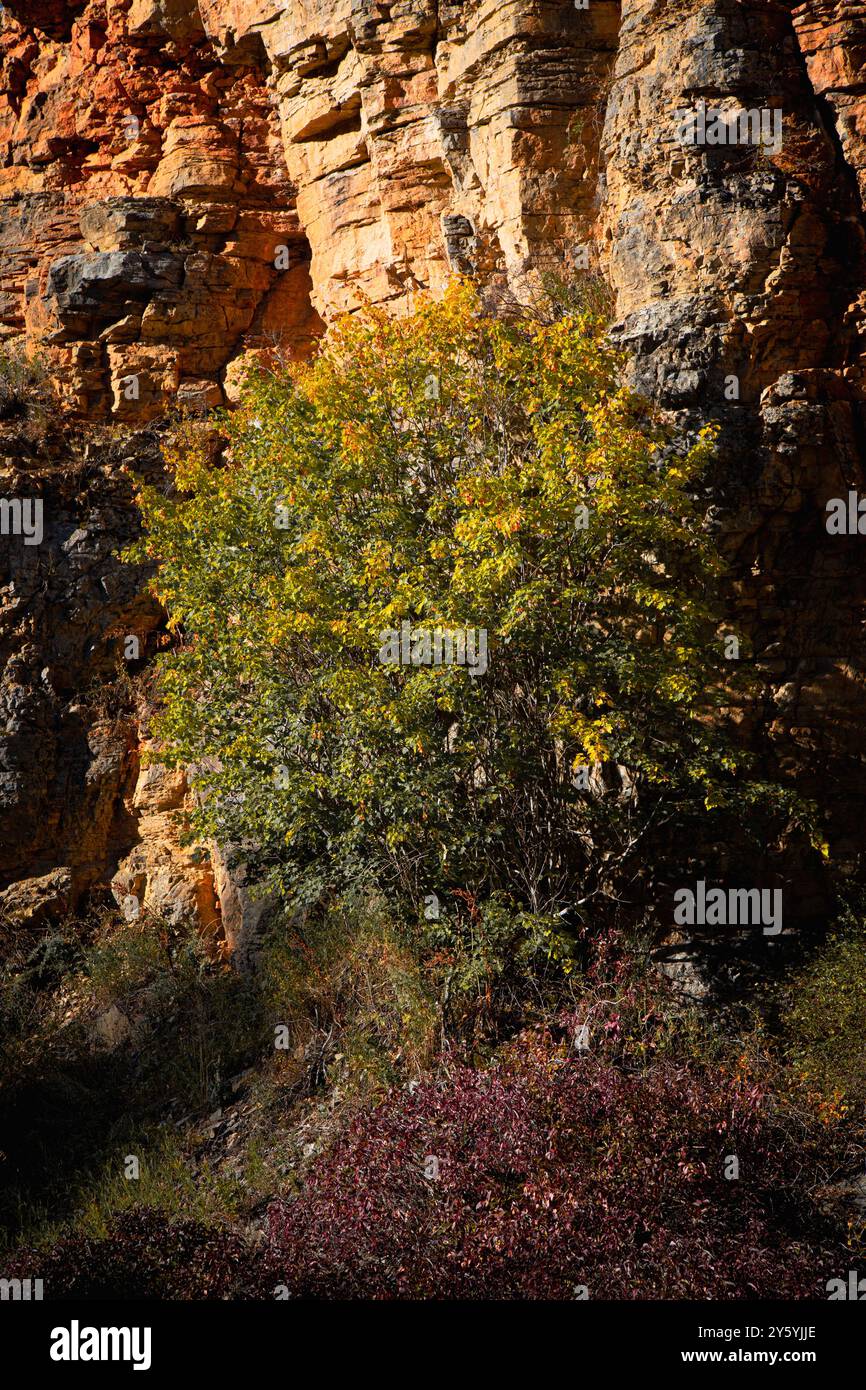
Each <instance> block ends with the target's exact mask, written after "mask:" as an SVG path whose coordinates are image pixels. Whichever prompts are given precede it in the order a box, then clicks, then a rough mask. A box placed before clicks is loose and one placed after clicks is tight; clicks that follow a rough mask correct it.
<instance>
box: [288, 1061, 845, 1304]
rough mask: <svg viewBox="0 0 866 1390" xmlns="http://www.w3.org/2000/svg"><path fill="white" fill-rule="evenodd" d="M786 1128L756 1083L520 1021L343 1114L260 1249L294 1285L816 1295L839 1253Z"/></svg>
mask: <svg viewBox="0 0 866 1390" xmlns="http://www.w3.org/2000/svg"><path fill="white" fill-rule="evenodd" d="M787 1147H788V1145H787V1139H786V1135H785V1131H784V1129H783V1127H782V1125H781V1123H780V1121H779V1120H778V1118H777V1117H774V1114H773V1111H772V1109H771V1107H770V1105H769V1104H768V1101H767V1098H766V1096H765V1095H764V1094H763V1093H762V1092H761V1090H760V1089H759V1087H757V1086H756V1085H754V1084H753V1083H750V1082H747V1081H744V1080H742V1079H740V1078H733V1077H731V1076H730V1075H728V1074H726V1073H724V1072H721V1071H719V1070H717V1069H712V1070H707V1071H702V1070H698V1069H693V1068H686V1067H682V1066H676V1065H674V1064H672V1063H658V1064H656V1066H655V1067H654V1068H653V1069H652V1070H651V1071H649V1072H648V1073H646V1074H637V1073H632V1074H628V1073H626V1072H624V1071H622V1070H619V1069H617V1068H615V1067H613V1066H611V1065H609V1064H608V1063H607V1062H605V1061H603V1060H596V1059H594V1058H591V1057H579V1056H575V1055H574V1054H570V1055H569V1054H568V1053H567V1052H566V1051H565V1049H564V1048H563V1047H561V1046H560V1047H556V1046H554V1045H553V1043H552V1042H551V1040H550V1039H549V1038H543V1037H542V1038H531V1037H524V1038H523V1039H521V1040H520V1041H519V1042H518V1043H517V1044H516V1045H514V1046H512V1047H511V1048H510V1050H509V1051H508V1053H507V1054H506V1055H505V1056H504V1057H503V1058H502V1059H501V1060H500V1061H499V1062H497V1064H496V1065H494V1066H492V1067H490V1068H489V1069H487V1070H483V1071H478V1070H472V1069H470V1068H467V1067H462V1066H457V1067H455V1068H453V1069H451V1070H450V1071H448V1072H443V1073H442V1074H441V1075H440V1076H439V1077H438V1079H432V1080H430V1081H427V1082H425V1083H424V1084H423V1085H421V1086H419V1087H418V1088H417V1089H415V1090H414V1091H413V1092H407V1091H399V1092H394V1093H392V1094H391V1095H390V1096H389V1097H388V1098H387V1099H386V1100H385V1101H384V1102H383V1103H382V1104H381V1105H379V1106H378V1107H377V1108H375V1109H373V1110H370V1111H366V1112H364V1113H362V1114H360V1115H359V1116H358V1117H356V1119H355V1120H354V1121H353V1122H352V1124H351V1126H350V1127H349V1129H348V1131H347V1132H346V1133H345V1134H344V1135H343V1137H342V1138H341V1139H340V1140H339V1141H338V1142H337V1144H336V1146H335V1147H334V1149H333V1150H332V1151H331V1152H330V1153H329V1154H328V1155H327V1156H326V1157H325V1158H324V1159H323V1160H321V1161H320V1162H319V1164H318V1165H317V1167H316V1168H315V1169H314V1170H313V1172H312V1174H311V1176H310V1177H309V1179H308V1182H307V1185H306V1187H305V1189H304V1191H303V1192H302V1194H301V1195H300V1196H299V1197H297V1198H296V1199H295V1200H293V1201H288V1202H281V1203H276V1204H274V1206H273V1207H272V1209H271V1212H270V1235H271V1246H272V1251H271V1253H272V1260H273V1263H274V1265H275V1267H276V1268H277V1269H278V1270H279V1277H280V1279H282V1280H284V1281H285V1283H286V1284H287V1285H288V1287H289V1289H290V1291H291V1293H292V1294H293V1295H294V1296H297V1297H305V1296H313V1297H321V1298H344V1297H352V1298H452V1297H464V1298H495V1299H508V1298H551V1299H569V1298H575V1297H580V1296H582V1295H581V1293H580V1286H584V1287H585V1288H586V1290H587V1291H588V1296H589V1297H591V1298H605V1299H633V1298H693V1299H733V1298H753V1297H758V1298H786V1297H809V1296H817V1295H818V1294H819V1292H821V1291H822V1289H823V1282H822V1281H823V1280H825V1279H826V1277H827V1271H828V1270H830V1271H831V1272H832V1270H833V1268H834V1257H833V1254H832V1252H831V1247H830V1243H829V1241H828V1239H827V1230H826V1228H825V1226H824V1224H823V1222H822V1220H821V1218H820V1217H819V1216H818V1214H817V1212H816V1209H815V1208H814V1207H813V1205H812V1202H811V1199H810V1196H809V1176H808V1175H807V1174H804V1173H803V1172H802V1171H801V1172H800V1173H799V1174H796V1173H795V1172H793V1171H792V1170H791V1168H790V1165H789V1164H788V1162H787ZM729 1155H734V1156H736V1157H737V1159H738V1160H739V1165H740V1170H739V1171H740V1175H739V1179H738V1180H726V1179H725V1177H724V1176H723V1172H724V1163H725V1159H726V1157H727V1156H729ZM431 1160H435V1164H434V1163H431ZM813 1177H814V1175H813ZM835 1264H838V1255H837V1256H836V1257H835Z"/></svg>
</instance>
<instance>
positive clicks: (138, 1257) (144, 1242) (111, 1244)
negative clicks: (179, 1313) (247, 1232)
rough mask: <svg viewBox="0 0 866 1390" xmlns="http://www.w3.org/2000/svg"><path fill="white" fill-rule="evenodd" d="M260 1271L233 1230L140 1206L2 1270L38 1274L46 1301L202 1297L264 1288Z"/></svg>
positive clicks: (26, 1255)
mask: <svg viewBox="0 0 866 1390" xmlns="http://www.w3.org/2000/svg"><path fill="white" fill-rule="evenodd" d="M258 1268H259V1261H258V1260H257V1258H256V1255H255V1253H254V1252H252V1251H251V1250H250V1249H249V1248H248V1247H247V1245H246V1244H245V1242H244V1241H243V1240H241V1239H240V1238H239V1237H238V1236H237V1235H234V1234H232V1233H231V1232H229V1231H227V1230H224V1229H222V1228H219V1227H214V1226H207V1225H205V1224H204V1223H202V1222H200V1221H189V1220H182V1221H177V1220H170V1219H169V1218H168V1217H167V1216H165V1215H163V1213H162V1212H159V1211H154V1210H151V1209H150V1208H146V1207H138V1208H135V1209H132V1210H130V1211H126V1212H122V1213H120V1214H118V1215H116V1216H114V1217H113V1218H112V1219H111V1221H110V1222H109V1225H108V1229H107V1231H106V1234H105V1235H104V1236H101V1237H97V1236H87V1235H84V1234H82V1233H81V1232H75V1233H73V1234H71V1235H67V1236H62V1237H61V1238H60V1239H59V1240H56V1241H55V1242H54V1243H53V1244H52V1245H51V1246H50V1247H48V1248H44V1249H39V1250H27V1251H19V1252H18V1254H17V1255H16V1256H15V1258H14V1259H13V1260H11V1261H8V1262H7V1263H6V1265H4V1268H3V1273H4V1274H5V1275H6V1276H7V1277H16V1276H17V1277H18V1278H26V1277H27V1276H33V1277H35V1278H39V1279H42V1281H43V1284H44V1297H45V1298H46V1299H55V1298H86V1299H91V1298H92V1299H103V1298H122V1299H127V1298H129V1299H151V1298H156V1299H194V1300H200V1299H213V1298H216V1299H220V1298H229V1297H232V1296H238V1295H241V1294H242V1291H243V1292H245V1291H247V1290H250V1289H251V1288H252V1289H254V1290H255V1291H256V1292H264V1289H263V1288H262V1287H261V1286H260V1276H259V1274H258Z"/></svg>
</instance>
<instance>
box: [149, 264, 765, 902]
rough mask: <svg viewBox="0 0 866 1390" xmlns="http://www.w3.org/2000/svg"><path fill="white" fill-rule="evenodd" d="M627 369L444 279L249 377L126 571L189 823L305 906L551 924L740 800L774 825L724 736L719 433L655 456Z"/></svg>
mask: <svg viewBox="0 0 866 1390" xmlns="http://www.w3.org/2000/svg"><path fill="white" fill-rule="evenodd" d="M620 377H621V361H620V358H619V356H618V355H617V353H616V352H615V351H614V350H613V349H612V348H611V346H610V345H609V343H608V342H607V341H606V338H605V335H604V327H603V323H602V322H601V320H600V318H599V317H598V316H597V315H596V314H594V313H592V312H579V311H572V312H565V313H562V314H560V315H559V316H557V315H550V316H539V315H533V314H524V315H522V316H520V315H518V316H512V317H511V318H510V319H508V320H505V319H502V318H498V319H497V318H495V317H492V316H490V315H489V314H487V313H485V312H484V311H483V309H482V306H481V304H480V302H479V299H478V297H477V295H476V293H475V291H474V290H473V289H472V287H471V286H469V285H468V284H466V283H464V282H457V283H456V284H454V285H453V286H452V287H451V289H450V290H449V291H448V293H447V294H446V295H445V296H444V298H443V299H441V300H440V301H438V302H432V301H430V302H422V303H421V305H420V307H418V308H417V309H416V310H415V312H414V313H413V314H412V315H411V316H409V317H407V318H404V319H395V318H393V317H390V316H389V315H387V314H386V313H385V312H383V311H381V310H378V309H374V308H369V309H367V310H366V311H365V312H363V313H360V314H358V315H357V316H355V317H354V318H351V319H347V320H345V321H343V322H341V323H339V324H338V325H337V326H336V327H335V328H334V329H333V330H332V331H331V332H330V333H329V335H328V336H327V338H326V339H325V341H324V344H323V346H322V347H321V349H320V351H319V353H318V355H317V357H316V358H315V360H314V361H313V362H312V363H311V364H307V365H303V366H299V367H296V368H294V369H292V371H291V374H290V375H277V374H270V373H267V372H265V373H262V374H261V375H259V376H258V377H257V378H255V379H254V380H252V381H251V382H250V384H249V386H248V390H247V394H246V396H245V399H244V401H243V404H242V407H241V408H240V409H238V410H237V411H236V412H234V413H233V414H232V415H231V416H229V417H227V418H226V419H225V420H224V425H223V428H224V430H225V440H226V448H225V452H224V455H223V457H222V459H221V460H218V461H217V462H213V461H212V460H211V458H210V456H209V454H208V450H207V447H206V437H205V436H204V435H203V434H202V432H201V431H200V430H199V432H198V433H196V431H195V428H194V427H191V428H190V429H189V430H188V431H187V433H186V435H185V436H184V437H183V438H182V440H181V442H180V445H179V447H178V449H177V450H176V452H175V453H174V455H173V456H172V457H171V459H170V460H169V461H170V463H171V465H172V468H173V473H174V481H175V488H174V490H172V491H171V493H170V495H166V494H165V492H162V491H158V490H154V489H146V490H145V491H144V492H143V494H142V499H141V500H142V507H143V513H144V518H145V523H146V528H147V531H146V539H145V542H144V544H143V547H142V549H141V550H140V551H139V552H138V554H139V558H141V557H142V555H147V556H149V557H150V558H151V559H152V560H155V562H156V567H157V568H156V580H155V587H156V592H157V593H158V595H159V597H160V599H161V600H162V602H163V603H164V604H165V606H166V608H167V610H168V612H169V615H170V623H171V626H172V628H173V629H174V631H175V632H176V633H177V635H178V642H177V645H176V648H175V650H173V651H172V652H171V653H170V654H169V655H168V656H167V658H166V659H165V660H164V662H163V666H162V679H161V687H162V696H163V700H164V712H163V715H162V719H161V723H160V729H159V731H160V734H161V737H162V739H163V742H164V748H165V755H166V757H167V758H168V759H169V760H170V761H172V762H174V763H180V764H184V765H187V766H191V767H192V768H193V769H194V784H195V786H196V788H197V790H198V792H199V794H200V809H199V812H198V815H197V829H198V832H199V833H200V834H202V835H211V836H215V837H217V838H218V839H219V840H221V841H223V842H226V841H231V842H233V843H236V844H241V845H243V847H244V853H245V855H246V856H247V857H248V858H249V859H250V861H251V867H252V870H253V872H254V873H256V874H258V875H259V876H260V877H263V878H265V879H266V880H267V881H268V882H269V883H270V885H271V886H272V887H276V888H277V889H279V891H281V892H282V893H283V894H284V895H285V896H286V898H287V899H288V900H289V901H291V902H292V903H301V904H303V903H310V902H312V901H315V900H318V899H320V898H321V897H322V896H323V895H327V894H328V893H329V892H334V891H339V890H341V889H343V888H345V887H346V886H347V885H349V884H354V885H358V884H369V885H371V886H372V885H375V886H376V887H377V889H378V890H380V891H384V892H385V893H386V894H389V895H392V896H393V899H394V900H395V901H397V902H398V903H399V904H400V905H401V907H402V906H406V907H409V906H411V907H413V908H414V909H415V910H417V911H421V910H422V904H423V903H424V902H425V900H426V901H427V902H428V904H429V903H430V902H433V901H436V899H437V898H438V897H439V896H441V895H454V894H456V895H458V897H460V898H461V900H462V901H464V902H465V903H468V904H469V905H470V906H473V905H474V904H477V903H478V902H483V901H485V900H489V899H490V898H491V896H492V895H496V894H506V895H507V896H508V897H509V899H510V900H512V901H513V902H515V903H517V904H519V905H520V906H521V907H522V908H523V909H525V910H528V911H530V912H532V913H539V914H543V913H550V912H552V911H553V909H554V908H561V907H563V906H564V905H568V904H574V903H580V902H582V903H583V904H586V903H589V904H590V905H598V904H599V903H600V902H601V901H602V900H605V899H606V900H610V899H611V898H616V897H617V896H618V895H619V894H620V893H621V891H622V885H623V884H624V883H627V882H628V881H629V880H630V879H632V880H633V879H634V877H635V876H636V875H640V874H642V873H645V871H646V865H647V863H649V862H651V857H652V854H653V853H655V852H657V850H658V845H659V844H660V843H661V839H660V837H664V838H665V839H666V841H667V843H668V844H670V843H671V842H672V841H673V840H675V839H676V838H677V837H679V839H680V842H681V845H688V846H689V847H691V845H692V842H693V837H694V833H695V825H696V824H697V823H699V822H700V823H702V824H703V823H705V822H706V821H707V818H708V817H710V816H717V817H718V816H721V815H722V814H726V813H727V812H728V811H730V809H731V808H732V807H734V806H736V807H738V808H739V809H740V810H743V809H745V810H746V812H747V814H752V813H754V814H755V816H757V815H758V811H757V809H756V808H758V807H759V806H768V805H771V806H772V808H773V813H774V814H775V813H777V812H778V814H779V815H780V816H781V820H782V821H784V819H785V817H786V816H787V815H788V814H789V813H790V810H791V804H792V803H791V802H790V801H788V800H786V799H785V798H784V797H782V796H781V794H778V795H777V794H775V793H771V792H770V791H769V789H768V788H766V787H765V786H763V784H760V783H758V782H756V781H754V780H752V779H751V777H750V774H749V771H748V766H747V760H746V758H745V756H744V755H743V754H741V753H738V752H736V751H735V750H734V746H733V744H732V743H731V742H730V741H729V740H728V739H727V738H726V737H725V734H724V730H723V724H722V721H720V719H719V714H720V711H721V710H722V709H723V708H724V707H725V706H726V705H728V704H729V703H730V700H731V690H732V686H733V677H732V670H733V667H732V663H730V662H726V661H725V657H724V642H723V634H722V633H721V631H720V626H719V622H720V618H719V611H718V607H717V601H716V594H717V590H718V581H719V576H720V574H721V563H720V560H719V558H718V555H717V553H716V551H715V549H714V546H713V542H712V539H711V535H710V532H709V529H708V528H707V527H706V526H705V524H704V521H705V518H704V514H703V510H702V507H701V505H700V504H699V502H698V501H697V499H696V495H695V494H696V488H695V480H696V478H697V476H698V474H699V473H700V470H701V469H702V468H703V467H704V465H705V463H706V461H707V459H708V457H709V456H710V454H711V450H712V432H711V431H710V430H709V429H707V430H704V431H703V432H702V433H701V434H700V436H699V437H697V438H695V439H692V440H690V441H689V440H677V439H675V438H672V437H671V436H670V434H669V433H668V432H666V431H665V430H664V429H663V428H662V426H661V424H660V423H659V421H658V419H657V418H655V416H654V414H653V412H652V410H651V409H650V407H649V406H648V405H647V404H646V403H645V402H642V401H640V400H639V399H637V398H636V397H634V396H633V395H632V394H630V393H629V392H628V391H627V390H626V389H625V388H624V387H623V386H622V384H621V380H620ZM461 634H462V637H463V642H464V647H463V648H461V645H460V637H461ZM461 653H462V658H463V659H462V662H461ZM710 716H712V718H711V717H710ZM762 814H763V813H762ZM768 814H769V813H768ZM777 828H778V826H777ZM761 833H762V835H763V834H765V833H766V831H765V828H763V826H762V830H761ZM653 846H656V849H653ZM449 900H450V896H449ZM473 910H474V906H473ZM428 915H429V909H428Z"/></svg>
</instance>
